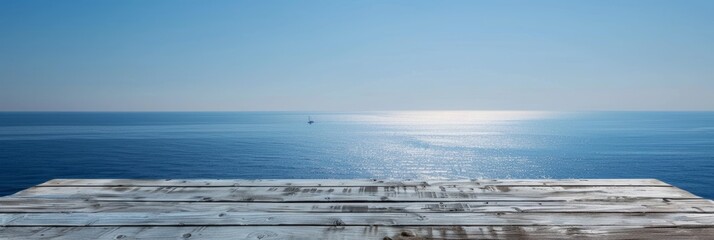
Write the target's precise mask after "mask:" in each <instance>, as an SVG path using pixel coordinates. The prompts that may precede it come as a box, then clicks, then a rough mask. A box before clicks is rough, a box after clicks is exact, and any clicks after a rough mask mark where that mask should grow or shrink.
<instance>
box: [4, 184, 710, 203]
mask: <svg viewBox="0 0 714 240" xmlns="http://www.w3.org/2000/svg"><path fill="white" fill-rule="evenodd" d="M13 196H14V197H32V198H56V199H63V198H65V199H66V198H81V199H95V200H105V201H132V200H133V201H139V200H140V201H209V202H210V201H226V202H356V201H363V202H370V201H371V202H375V201H377V202H383V201H419V202H422V201H432V202H440V201H525V200H529V201H576V200H581V201H587V200H607V201H632V200H635V199H640V198H671V199H691V198H698V197H697V196H695V195H693V194H691V193H688V192H686V191H683V190H681V189H679V188H675V187H632V186H616V187H612V186H608V187H602V186H597V187H592V186H567V187H566V186H538V187H532V186H528V187H524V186H485V187H463V186H458V185H451V186H418V187H406V186H403V187H376V186H367V187H208V188H206V187H33V188H29V189H27V190H24V191H21V192H18V193H16V194H14V195H13Z"/></svg>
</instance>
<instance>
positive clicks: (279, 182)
mask: <svg viewBox="0 0 714 240" xmlns="http://www.w3.org/2000/svg"><path fill="white" fill-rule="evenodd" d="M445 185H458V186H464V187H473V186H500V185H503V186H663V187H668V186H671V185H669V184H667V183H664V182H662V181H660V180H657V179H462V180H429V181H416V180H377V179H258V180H224V179H215V180H213V179H185V180H182V179H164V180H144V179H54V180H50V181H47V182H45V183H42V184H40V185H38V186H40V187H44V186H53V187H57V186H69V187H79V186H100V187H101V186H108V187H119V186H125V187H212V186H215V187H366V186H377V187H390V186H400V187H401V186H445Z"/></svg>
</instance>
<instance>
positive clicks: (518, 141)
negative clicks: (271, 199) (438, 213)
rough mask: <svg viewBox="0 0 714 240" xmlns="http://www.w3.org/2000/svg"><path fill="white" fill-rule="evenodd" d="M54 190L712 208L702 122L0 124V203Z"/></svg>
mask: <svg viewBox="0 0 714 240" xmlns="http://www.w3.org/2000/svg"><path fill="white" fill-rule="evenodd" d="M308 118H310V119H311V120H313V121H315V122H314V123H313V124H308V123H307V122H308ZM54 178H133V179H179V178H205V179H234V178H242V179H257V178H288V179H298V178H318V179H327V178H330V179H338V178H339V179H343V178H377V179H464V178H470V179H492V178H536V179H541V178H556V179H572V178H656V179H660V180H662V181H665V182H667V183H670V184H673V185H675V186H677V187H680V188H683V189H685V190H687V191H690V192H692V193H694V194H696V195H698V196H701V197H705V198H710V199H712V198H714V112H536V111H383V112H2V113H0V195H9V194H13V193H15V192H17V191H20V190H22V189H25V188H28V187H31V186H33V185H36V184H39V183H42V182H45V181H47V180H50V179H54Z"/></svg>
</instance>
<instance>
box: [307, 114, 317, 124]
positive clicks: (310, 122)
mask: <svg viewBox="0 0 714 240" xmlns="http://www.w3.org/2000/svg"><path fill="white" fill-rule="evenodd" d="M313 123H315V121H313V120H312V119H311V118H310V116H307V124H310V125H312V124H313Z"/></svg>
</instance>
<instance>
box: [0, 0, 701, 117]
mask: <svg viewBox="0 0 714 240" xmlns="http://www.w3.org/2000/svg"><path fill="white" fill-rule="evenodd" d="M712 12H714V1H447V2H444V1H358V2H348V1H210V2H205V1H148V2H147V1H2V2H0V31H1V33H2V36H0V111H4V112H8V111H10V112H16V111H23V112H25V111H61V112H65V111H80V112H95V111H99V112H127V111H129V112H134V111H137V112H154V111H201V112H203V111H392V110H406V111H413V110H419V111H429V110H432V111H433V110H446V111H451V110H466V111H468V110H476V111H479V110H484V111H489V110H516V111H529V110H536V111H712V110H714V94H712V93H714V67H712V66H714V44H713V43H714V28H712V27H711V23H713V22H714V14H711V13H712Z"/></svg>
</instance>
